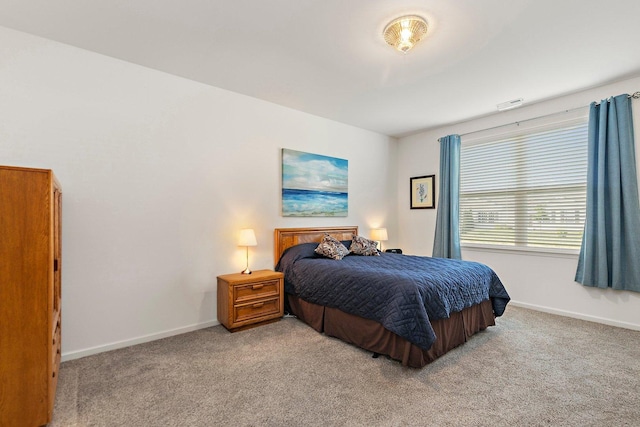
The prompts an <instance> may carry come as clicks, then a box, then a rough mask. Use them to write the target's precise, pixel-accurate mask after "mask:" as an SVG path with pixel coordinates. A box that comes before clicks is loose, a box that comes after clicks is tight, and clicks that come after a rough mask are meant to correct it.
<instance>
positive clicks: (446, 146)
mask: <svg viewBox="0 0 640 427" xmlns="http://www.w3.org/2000/svg"><path fill="white" fill-rule="evenodd" d="M439 190H440V193H439V195H438V214H437V217H436V235H435V239H434V241H433V256H434V257H439V258H455V259H461V258H462V255H461V253H460V220H459V212H460V135H448V136H445V137H442V138H440V185H439Z"/></svg>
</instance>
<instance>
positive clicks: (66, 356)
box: [60, 320, 220, 362]
mask: <svg viewBox="0 0 640 427" xmlns="http://www.w3.org/2000/svg"><path fill="white" fill-rule="evenodd" d="M219 324H220V322H218V321H217V320H209V321H208V322H203V323H196V324H193V325H189V326H184V327H182V328H176V329H170V330H168V331H163V332H158V333H155V334H149V335H143V336H141V337H137V338H132V339H130V340H124V341H118V342H114V343H109V344H104V345H98V346H95V347H91V348H86V349H84V350H77V351H70V352H67V353H62V356H61V358H60V360H61V361H62V362H66V361H68V360H74V359H80V358H81V357H86V356H91V355H93V354H98V353H103V352H105V351H110V350H117V349H119V348H125V347H130V346H132V345H136V344H142V343H145V342H149V341H155V340H159V339H162V338H168V337H172V336H174V335H180V334H184V333H187V332H192V331H196V330H198V329H204V328H209V327H211V326H216V325H219Z"/></svg>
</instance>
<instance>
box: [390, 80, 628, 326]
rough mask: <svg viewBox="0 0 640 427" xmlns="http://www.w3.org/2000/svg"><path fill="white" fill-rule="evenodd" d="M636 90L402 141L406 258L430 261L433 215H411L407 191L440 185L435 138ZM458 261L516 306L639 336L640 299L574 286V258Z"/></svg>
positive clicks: (612, 88) (512, 256) (477, 254)
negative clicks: (500, 287)
mask: <svg viewBox="0 0 640 427" xmlns="http://www.w3.org/2000/svg"><path fill="white" fill-rule="evenodd" d="M638 90H640V78H633V79H629V80H625V81H622V82H618V83H615V84H610V85H606V86H602V87H598V88H594V89H590V90H586V91H583V92H580V93H576V94H572V95H567V96H563V97H559V98H557V99H553V100H550V101H546V102H541V103H538V104H534V105H530V106H523V107H520V108H518V109H515V110H511V111H508V112H503V113H499V114H495V115H492V116H488V117H484V118H480V119H476V120H471V121H468V122H465V123H459V124H455V125H450V126H445V127H442V128H438V129H434V130H429V131H426V132H423V133H420V134H416V135H412V136H408V137H404V138H401V139H400V141H399V147H398V205H399V209H398V224H400V226H399V228H398V230H397V232H398V239H399V245H400V246H401V247H403V248H404V249H405V250H406V251H407V252H409V253H414V254H418V255H431V251H432V248H433V236H434V230H435V222H436V211H435V210H410V209H409V190H408V186H409V178H410V177H412V176H420V175H428V174H436V186H437V185H438V182H439V178H440V176H439V171H438V169H439V158H440V145H439V143H438V141H437V140H438V138H439V137H441V136H445V135H449V134H453V133H458V134H464V133H468V132H475V131H479V130H482V129H488V128H491V127H493V126H499V125H504V124H509V123H513V122H515V121H519V120H526V119H530V118H534V117H539V116H543V115H546V114H553V113H557V112H561V111H564V110H570V109H574V108H578V107H582V106H586V105H588V104H589V103H591V102H592V101H600V100H601V99H605V98H608V97H610V96H615V95H619V94H621V93H633V92H636V91H638ZM460 102H464V100H460ZM633 108H634V124H635V129H636V132H635V135H636V157H638V153H640V101H638V100H635V101H634V102H633ZM463 143H464V137H463ZM436 191H437V190H436ZM638 232H640V230H638ZM462 256H463V259H467V260H473V261H479V262H483V263H485V264H487V265H489V266H490V267H492V268H493V269H494V270H495V271H496V273H497V274H498V276H500V278H501V279H502V281H503V282H504V284H505V286H506V288H507V290H508V291H509V294H510V295H511V297H512V301H513V303H515V304H519V305H522V306H526V307H529V308H534V309H538V310H543V311H548V312H552V313H557V314H563V315H568V316H572V317H577V318H583V319H587V320H593V321H598V322H602V323H608V324H613V325H618V326H623V327H628V328H632V329H638V330H640V293H634V292H627V291H614V290H602V289H598V288H591V287H586V286H582V285H580V284H578V283H576V282H574V281H573V278H574V276H575V272H576V267H577V262H578V257H577V255H575V256H545V255H531V254H523V253H508V252H495V251H494V252H491V251H480V250H471V249H464V248H463V251H462ZM638 262H640V260H638Z"/></svg>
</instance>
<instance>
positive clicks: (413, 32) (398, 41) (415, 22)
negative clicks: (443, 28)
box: [382, 15, 427, 53]
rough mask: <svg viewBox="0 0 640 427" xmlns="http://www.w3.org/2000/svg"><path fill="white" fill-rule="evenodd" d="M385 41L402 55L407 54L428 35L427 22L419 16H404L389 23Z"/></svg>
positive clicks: (384, 33)
mask: <svg viewBox="0 0 640 427" xmlns="http://www.w3.org/2000/svg"><path fill="white" fill-rule="evenodd" d="M382 34H383V35H384V40H385V41H386V42H387V43H388V44H390V45H391V46H393V47H394V48H395V49H397V50H399V51H400V52H402V53H407V52H408V51H409V49H411V48H412V47H414V46H415V45H416V43H418V42H419V41H420V40H422V38H423V37H424V36H425V35H426V34H427V21H425V20H424V18H421V17H420V16H417V15H407V16H402V17H400V18H398V19H394V20H393V21H391V22H389V23H388V24H387V26H386V27H384V31H383V32H382Z"/></svg>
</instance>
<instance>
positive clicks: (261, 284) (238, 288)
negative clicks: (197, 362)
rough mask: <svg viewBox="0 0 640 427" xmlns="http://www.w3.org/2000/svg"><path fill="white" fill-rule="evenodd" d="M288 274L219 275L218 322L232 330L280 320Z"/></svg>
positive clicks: (266, 271)
mask: <svg viewBox="0 0 640 427" xmlns="http://www.w3.org/2000/svg"><path fill="white" fill-rule="evenodd" d="M283 293H284V275H283V274H282V273H279V272H274V271H271V270H258V271H254V272H253V273H251V274H242V273H234V274H224V275H222V276H218V321H219V322H220V323H222V324H223V325H224V327H225V328H227V329H228V330H230V331H231V332H235V331H238V330H241V329H245V328H249V327H253V326H258V325H259V324H264V323H268V322H273V321H276V320H280V318H281V317H282V316H283V315H284V295H283Z"/></svg>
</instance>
